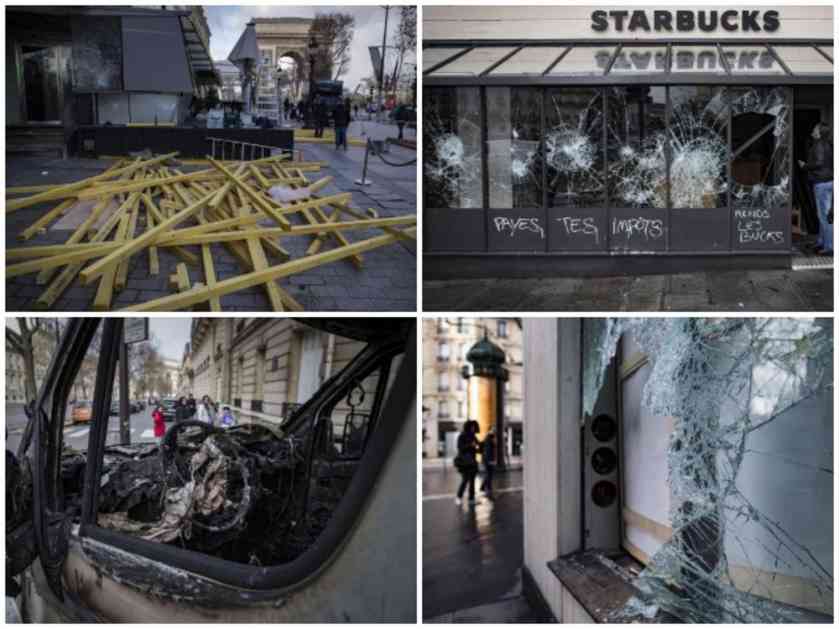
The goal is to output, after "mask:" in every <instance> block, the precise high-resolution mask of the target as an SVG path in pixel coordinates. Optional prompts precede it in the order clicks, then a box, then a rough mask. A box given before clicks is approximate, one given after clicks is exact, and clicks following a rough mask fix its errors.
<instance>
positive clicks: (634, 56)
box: [609, 46, 667, 75]
mask: <svg viewBox="0 0 839 629" xmlns="http://www.w3.org/2000/svg"><path fill="white" fill-rule="evenodd" d="M666 69H667V46H624V47H623V48H621V50H620V52H619V53H618V55H617V57H615V63H614V64H613V65H612V67H611V69H610V70H609V74H610V75H612V74H649V73H651V72H664V71H665V70H666Z"/></svg>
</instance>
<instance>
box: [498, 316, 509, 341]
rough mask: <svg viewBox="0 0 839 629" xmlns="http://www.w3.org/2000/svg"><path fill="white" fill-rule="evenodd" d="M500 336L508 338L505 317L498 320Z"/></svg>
mask: <svg viewBox="0 0 839 629" xmlns="http://www.w3.org/2000/svg"><path fill="white" fill-rule="evenodd" d="M497 327H498V330H497V331H498V338H502V339H505V338H507V322H506V321H504V319H499V320H498V326H497Z"/></svg>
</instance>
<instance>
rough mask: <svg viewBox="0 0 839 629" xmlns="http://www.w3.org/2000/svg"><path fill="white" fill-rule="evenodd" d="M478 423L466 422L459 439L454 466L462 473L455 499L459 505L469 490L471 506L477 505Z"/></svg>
mask: <svg viewBox="0 0 839 629" xmlns="http://www.w3.org/2000/svg"><path fill="white" fill-rule="evenodd" d="M479 450H480V444H479V442H478V422H476V421H475V420H474V419H468V420H466V423H465V424H463V431H462V432H461V433H460V434H459V435H458V437H457V456H456V457H455V458H454V465H455V467H456V468H457V471H458V472H460V487H459V488H458V490H457V497H456V498H455V499H454V501H455V503H456V504H457V505H460V504H462V503H463V494H464V492H465V491H466V489H467V487H468V489H469V504H470V505H474V504H475V476H477V474H478V459H477V456H478V452H479Z"/></svg>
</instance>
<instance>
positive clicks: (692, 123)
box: [669, 85, 728, 208]
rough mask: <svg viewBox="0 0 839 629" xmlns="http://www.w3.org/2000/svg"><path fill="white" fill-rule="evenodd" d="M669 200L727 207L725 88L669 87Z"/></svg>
mask: <svg viewBox="0 0 839 629" xmlns="http://www.w3.org/2000/svg"><path fill="white" fill-rule="evenodd" d="M670 102H671V108H672V113H671V115H670V134H669V135H670V155H671V158H670V203H671V206H672V207H674V208H717V207H727V206H728V198H727V196H728V195H727V194H726V193H727V190H728V184H727V180H728V104H727V102H726V90H725V88H720V87H713V86H708V85H703V86H674V87H671V88H670Z"/></svg>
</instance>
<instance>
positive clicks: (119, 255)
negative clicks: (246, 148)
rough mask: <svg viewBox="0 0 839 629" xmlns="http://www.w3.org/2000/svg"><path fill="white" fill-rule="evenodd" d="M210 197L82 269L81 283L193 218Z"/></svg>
mask: <svg viewBox="0 0 839 629" xmlns="http://www.w3.org/2000/svg"><path fill="white" fill-rule="evenodd" d="M211 196H212V193H211V194H207V195H205V196H204V197H202V198H201V199H199V200H198V201H196V202H195V203H193V204H192V205H190V206H189V207H186V208H184V209H183V210H181V211H180V212H178V213H177V214H175V215H174V216H173V217H171V218H168V219H166V220H165V221H163V222H161V223H159V224H157V225H155V226H154V227H153V228H152V229H150V230H148V231H146V232H145V233H144V234H143V235H142V236H138V237H137V238H134V239H133V240H129V241H128V242H127V243H125V244H124V245H123V246H122V247H120V248H119V249H117V250H116V251H112V252H111V253H109V254H108V255H107V256H105V257H104V258H102V259H101V260H99V261H97V262H94V263H93V264H91V265H90V266H89V267H87V268H86V269H83V270H82V271H81V273H79V276H80V277H81V280H82V283H84V284H87V283H88V282H90V281H91V280H92V279H94V278H96V277H99V276H100V275H102V274H103V273H104V272H105V271H106V270H107V269H108V268H109V267H111V266H114V265H116V264H118V263H119V262H120V261H121V260H122V259H123V258H125V257H127V256H130V255H132V254H133V253H136V252H137V251H139V250H140V249H142V248H143V247H145V246H146V245H148V244H149V243H151V242H154V240H155V238H156V237H157V236H158V235H159V234H162V233H164V232H165V231H166V230H168V229H171V228H172V227H175V226H176V225H179V224H180V223H182V222H184V221H185V220H186V219H188V218H190V217H191V216H194V215H195V213H196V212H198V210H200V209H201V208H203V207H204V206H205V205H206V204H207V203H208V202H209V200H210V198H211Z"/></svg>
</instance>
